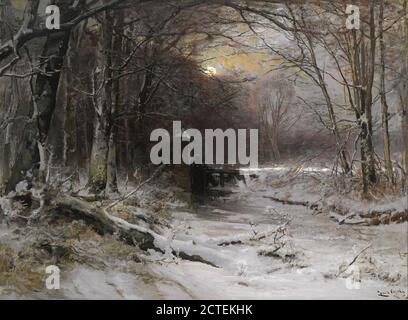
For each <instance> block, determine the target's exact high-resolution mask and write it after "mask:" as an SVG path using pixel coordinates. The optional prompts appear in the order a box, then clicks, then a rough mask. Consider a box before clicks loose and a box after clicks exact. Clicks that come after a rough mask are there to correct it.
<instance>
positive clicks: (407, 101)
mask: <svg viewBox="0 0 408 320" xmlns="http://www.w3.org/2000/svg"><path fill="white" fill-rule="evenodd" d="M404 11H405V12H406V15H405V48H404V49H403V57H402V59H403V64H402V68H401V77H402V79H401V84H400V86H399V92H400V111H401V127H402V137H403V144H404V151H403V153H404V164H403V166H404V171H405V177H404V178H405V179H404V183H405V185H406V186H407V179H408V1H407V0H405V1H404Z"/></svg>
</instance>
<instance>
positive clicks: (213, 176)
mask: <svg viewBox="0 0 408 320" xmlns="http://www.w3.org/2000/svg"><path fill="white" fill-rule="evenodd" d="M255 177H257V175H256V174H243V173H242V168H241V167H238V166H231V165H222V166H208V165H192V166H191V188H192V192H193V193H195V194H204V193H205V192H206V190H208V189H209V188H210V187H218V186H220V187H224V186H225V183H226V182H232V181H236V180H238V181H243V182H244V183H246V179H248V178H255Z"/></svg>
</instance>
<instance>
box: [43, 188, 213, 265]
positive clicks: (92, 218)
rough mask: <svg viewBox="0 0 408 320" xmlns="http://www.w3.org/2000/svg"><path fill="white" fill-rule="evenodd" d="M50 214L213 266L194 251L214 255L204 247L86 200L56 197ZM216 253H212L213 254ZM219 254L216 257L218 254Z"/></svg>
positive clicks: (135, 243)
mask: <svg viewBox="0 0 408 320" xmlns="http://www.w3.org/2000/svg"><path fill="white" fill-rule="evenodd" d="M51 211H52V212H53V215H55V213H56V214H57V215H64V216H68V217H71V218H72V219H78V220H84V221H85V222H86V223H88V224H90V225H91V226H93V227H94V228H95V231H96V232H98V233H100V234H102V235H103V234H118V235H119V238H120V239H121V240H122V241H124V242H126V243H127V244H130V245H135V246H139V247H140V248H141V249H142V250H145V251H147V250H148V249H153V250H155V251H158V252H161V253H165V252H171V253H172V254H174V255H176V256H178V257H180V258H182V259H184V260H189V261H195V262H201V263H205V264H208V265H210V266H213V267H218V266H217V265H216V264H215V263H213V262H211V261H209V259H206V258H205V257H202V256H201V255H199V254H198V252H200V253H208V254H207V256H209V257H214V253H212V252H211V253H210V252H209V249H208V248H205V247H200V246H193V245H190V244H187V243H184V242H182V241H178V240H173V241H172V242H171V243H169V241H168V239H167V238H165V237H163V236H161V235H159V234H157V233H155V232H154V231H152V230H149V229H147V228H144V227H142V226H138V225H135V224H131V223H129V222H127V221H126V220H123V219H121V218H118V217H115V216H112V215H110V214H109V213H108V212H107V211H106V209H104V208H99V207H96V206H94V205H91V204H90V203H87V202H86V201H83V200H80V199H77V198H74V197H71V196H61V197H57V198H56V199H55V200H54V201H53V204H52V207H51ZM215 255H216V254H215ZM218 258H220V257H218Z"/></svg>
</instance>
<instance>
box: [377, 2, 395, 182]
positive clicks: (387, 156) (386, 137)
mask: <svg viewBox="0 0 408 320" xmlns="http://www.w3.org/2000/svg"><path fill="white" fill-rule="evenodd" d="M379 20H380V21H379V27H380V58H381V62H380V63H381V88H380V94H381V115H382V130H383V144H384V146H383V148H384V161H385V167H386V171H387V177H388V180H389V182H390V183H391V184H394V171H393V167H392V161H391V147H390V132H389V126H388V120H389V113H388V103H387V93H386V85H385V78H386V75H385V40H384V0H381V4H380V17H379Z"/></svg>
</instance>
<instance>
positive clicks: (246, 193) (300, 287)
mask: <svg viewBox="0 0 408 320" xmlns="http://www.w3.org/2000/svg"><path fill="white" fill-rule="evenodd" d="M275 179H277V180H281V176H280V173H279V174H277V173H276V172H275V173H271V172H269V173H267V174H266V177H265V176H264V177H261V179H258V180H257V181H255V182H248V185H247V186H245V185H243V184H239V185H238V186H234V187H232V189H231V191H232V193H229V194H228V195H225V196H223V197H217V198H214V199H212V200H211V199H205V200H203V202H202V204H200V205H198V204H197V205H195V206H194V208H188V207H187V206H185V207H183V206H180V205H176V206H174V207H173V208H172V209H171V216H172V219H171V225H172V228H171V229H170V230H167V232H166V233H165V234H164V236H165V237H166V238H167V239H169V240H168V241H169V244H170V245H172V247H173V248H177V247H178V246H180V245H182V246H184V247H188V248H189V249H190V251H191V252H193V253H194V254H197V255H200V256H202V257H203V258H204V259H205V260H207V261H208V262H209V263H210V264H213V265H215V266H216V267H215V266H212V265H210V264H207V263H202V262H193V261H188V260H185V259H181V258H174V256H171V255H163V254H160V253H157V252H151V253H150V254H149V255H147V256H145V257H143V259H142V261H143V263H135V262H131V263H129V262H123V261H115V262H113V263H112V262H109V263H106V265H105V267H104V268H93V267H92V266H90V265H81V264H79V265H77V266H76V267H73V268H72V267H71V268H67V269H66V270H65V269H64V270H63V272H62V279H61V287H62V288H61V290H59V291H53V292H50V291H47V290H44V291H41V292H37V293H33V294H32V295H28V297H30V298H69V299H77V298H85V299H97V298H102V299H332V298H336V299H389V298H399V299H401V298H404V297H406V293H407V289H408V282H407V281H408V277H407V268H408V267H407V259H408V255H407V253H408V224H407V223H406V222H405V223H402V224H390V225H380V226H359V225H355V226H351V225H345V224H339V223H337V222H335V221H333V220H332V219H330V217H329V215H328V214H326V213H320V214H316V212H315V211H313V210H310V209H308V208H306V207H304V206H296V205H285V204H281V203H278V202H274V201H273V200H271V199H269V198H267V197H268V196H276V195H280V196H282V195H286V197H289V198H292V197H294V198H296V197H297V196H298V197H303V198H304V197H306V198H308V199H309V200H310V201H314V200H313V199H310V197H313V194H314V191H313V190H312V189H311V188H309V187H308V185H307V183H306V182H305V180H296V181H292V182H291V183H289V184H287V185H285V186H283V187H272V185H273V182H274V180H275ZM302 190H303V192H302ZM314 196H315V199H316V201H317V200H319V198H321V197H320V195H319V194H315V195H314ZM398 201H400V202H401V204H400V205H402V206H403V205H404V201H405V200H404V199H403V200H398V199H397V200H396V203H397V204H398V203H399V202H398ZM354 205H355V206H357V205H358V204H357V202H356V203H354ZM367 205H371V206H372V205H373V204H372V203H371V204H367ZM221 244H223V245H221ZM0 296H1V297H2V298H13V297H14V296H13V295H6V296H5V295H1V293H0Z"/></svg>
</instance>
